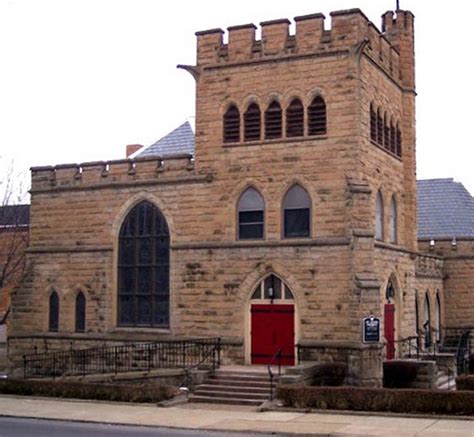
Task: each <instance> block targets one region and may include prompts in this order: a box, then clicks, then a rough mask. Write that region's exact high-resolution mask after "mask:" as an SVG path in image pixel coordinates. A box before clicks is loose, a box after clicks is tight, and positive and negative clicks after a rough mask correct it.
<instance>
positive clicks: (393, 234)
mask: <svg viewBox="0 0 474 437" xmlns="http://www.w3.org/2000/svg"><path fill="white" fill-rule="evenodd" d="M389 241H390V243H392V244H396V243H397V202H396V200H395V196H393V197H392V201H391V202H390V220H389Z"/></svg>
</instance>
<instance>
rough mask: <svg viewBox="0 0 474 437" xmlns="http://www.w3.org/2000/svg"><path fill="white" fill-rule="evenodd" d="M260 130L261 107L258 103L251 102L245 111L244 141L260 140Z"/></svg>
mask: <svg viewBox="0 0 474 437" xmlns="http://www.w3.org/2000/svg"><path fill="white" fill-rule="evenodd" d="M260 130H261V113H260V107H259V106H258V105H257V104H256V103H251V104H250V105H249V107H248V108H247V110H246V111H245V113H244V141H258V140H259V139H260Z"/></svg>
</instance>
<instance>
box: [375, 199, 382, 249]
mask: <svg viewBox="0 0 474 437" xmlns="http://www.w3.org/2000/svg"><path fill="white" fill-rule="evenodd" d="M383 233H384V232H383V198H382V193H381V192H380V190H379V191H377V196H376V198H375V239H376V240H379V241H383Z"/></svg>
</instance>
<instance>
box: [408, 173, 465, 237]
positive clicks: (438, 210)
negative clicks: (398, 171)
mask: <svg viewBox="0 0 474 437" xmlns="http://www.w3.org/2000/svg"><path fill="white" fill-rule="evenodd" d="M417 194H418V206H417V215H418V238H420V239H421V238H430V239H431V238H433V239H441V238H450V239H451V238H454V237H456V238H461V237H474V198H473V197H472V196H471V194H470V193H469V191H467V190H466V188H464V185H463V184H461V183H459V182H454V180H453V179H426V180H419V181H417Z"/></svg>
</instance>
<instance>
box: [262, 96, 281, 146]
mask: <svg viewBox="0 0 474 437" xmlns="http://www.w3.org/2000/svg"><path fill="white" fill-rule="evenodd" d="M281 135H282V112H281V106H280V104H279V103H278V102H277V101H275V100H274V101H273V102H272V103H270V105H269V106H268V109H267V110H266V111H265V139H268V140H271V139H273V138H281Z"/></svg>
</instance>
